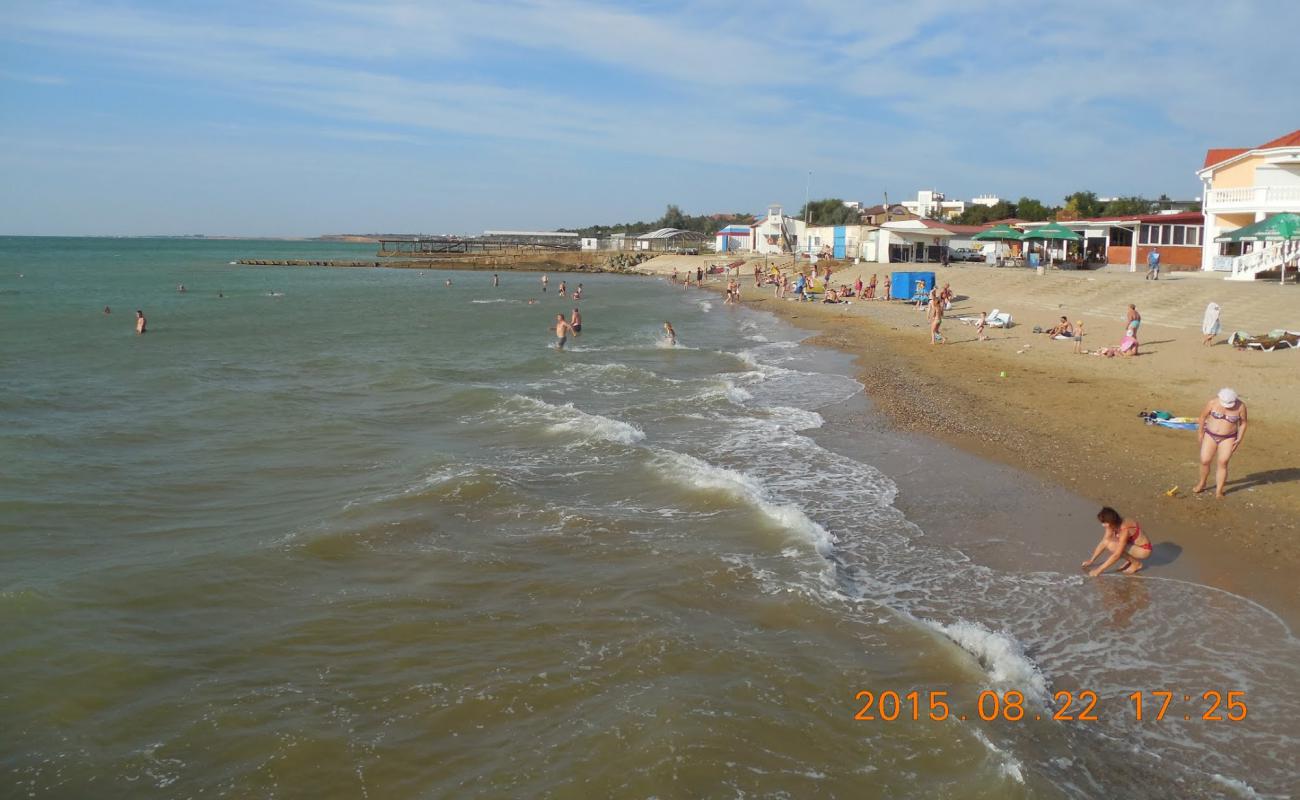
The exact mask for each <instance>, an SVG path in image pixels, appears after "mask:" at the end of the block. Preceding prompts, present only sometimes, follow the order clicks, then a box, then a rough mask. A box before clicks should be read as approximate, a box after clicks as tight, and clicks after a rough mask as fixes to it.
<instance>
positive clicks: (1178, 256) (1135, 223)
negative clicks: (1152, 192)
mask: <svg viewBox="0 0 1300 800" xmlns="http://www.w3.org/2000/svg"><path fill="white" fill-rule="evenodd" d="M1053 224H1056V225H1059V226H1060V227H1062V228H1065V229H1067V230H1069V231H1072V232H1074V233H1076V234H1078V236H1079V239H1078V240H1077V241H1073V240H1069V239H1043V240H1041V244H1040V243H1039V240H1036V239H1035V240H1033V241H1034V247H1035V248H1036V249H1038V250H1039V252H1040V253H1042V258H1043V260H1044V263H1057V264H1067V265H1075V266H1080V267H1085V268H1086V267H1089V266H1099V265H1104V264H1114V265H1119V266H1127V267H1128V269H1129V272H1136V271H1137V270H1138V268H1139V267H1141V268H1142V269H1146V259H1147V256H1148V254H1150V253H1151V251H1152V250H1156V249H1158V250H1159V251H1160V264H1161V267H1163V268H1164V269H1166V270H1174V271H1177V270H1199V269H1200V268H1201V237H1202V235H1203V232H1204V229H1205V216H1204V215H1203V214H1202V213H1201V212H1199V211H1186V212H1181V213H1175V214H1138V215H1132V216H1127V217H1093V218H1090V219H1076V220H1061V221H1059V222H1058V223H1049V222H1024V223H1021V224H1020V225H1019V226H1018V227H1020V228H1021V229H1022V230H1023V231H1024V232H1025V233H1026V234H1027V235H1029V236H1032V235H1033V233H1034V231H1035V230H1038V229H1041V228H1045V227H1047V226H1049V225H1053Z"/></svg>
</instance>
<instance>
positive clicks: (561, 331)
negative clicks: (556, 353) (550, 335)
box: [555, 314, 576, 350]
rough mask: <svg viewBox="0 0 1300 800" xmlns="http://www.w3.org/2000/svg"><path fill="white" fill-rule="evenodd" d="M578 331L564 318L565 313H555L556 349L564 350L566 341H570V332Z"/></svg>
mask: <svg viewBox="0 0 1300 800" xmlns="http://www.w3.org/2000/svg"><path fill="white" fill-rule="evenodd" d="M571 333H576V332H575V331H574V330H573V326H572V325H570V324H569V321H568V320H566V319H565V318H564V315H563V314H556V315H555V349H556V350H563V349H564V343H565V342H566V341H568V339H569V334H571Z"/></svg>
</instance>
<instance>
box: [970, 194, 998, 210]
mask: <svg viewBox="0 0 1300 800" xmlns="http://www.w3.org/2000/svg"><path fill="white" fill-rule="evenodd" d="M1001 202H1002V198H1001V197H998V196H997V195H995V194H982V195H980V196H979V197H972V198H971V201H970V204H971V205H973V206H988V207H989V208H992V207H993V206H995V205H997V204H998V203H1001Z"/></svg>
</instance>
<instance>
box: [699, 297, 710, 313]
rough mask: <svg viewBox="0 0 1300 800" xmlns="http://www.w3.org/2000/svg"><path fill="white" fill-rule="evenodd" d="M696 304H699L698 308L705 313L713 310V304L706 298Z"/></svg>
mask: <svg viewBox="0 0 1300 800" xmlns="http://www.w3.org/2000/svg"><path fill="white" fill-rule="evenodd" d="M698 305H699V306H700V310H701V311H703V312H704V313H706V314H707V313H709V312H710V311H712V310H713V304H712V303H710V302H709V301H708V300H701V301H700V302H699V304H698Z"/></svg>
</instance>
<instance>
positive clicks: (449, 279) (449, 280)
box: [447, 278, 451, 289]
mask: <svg viewBox="0 0 1300 800" xmlns="http://www.w3.org/2000/svg"><path fill="white" fill-rule="evenodd" d="M447 288H448V289H450V288H451V278H448V279H447Z"/></svg>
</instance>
